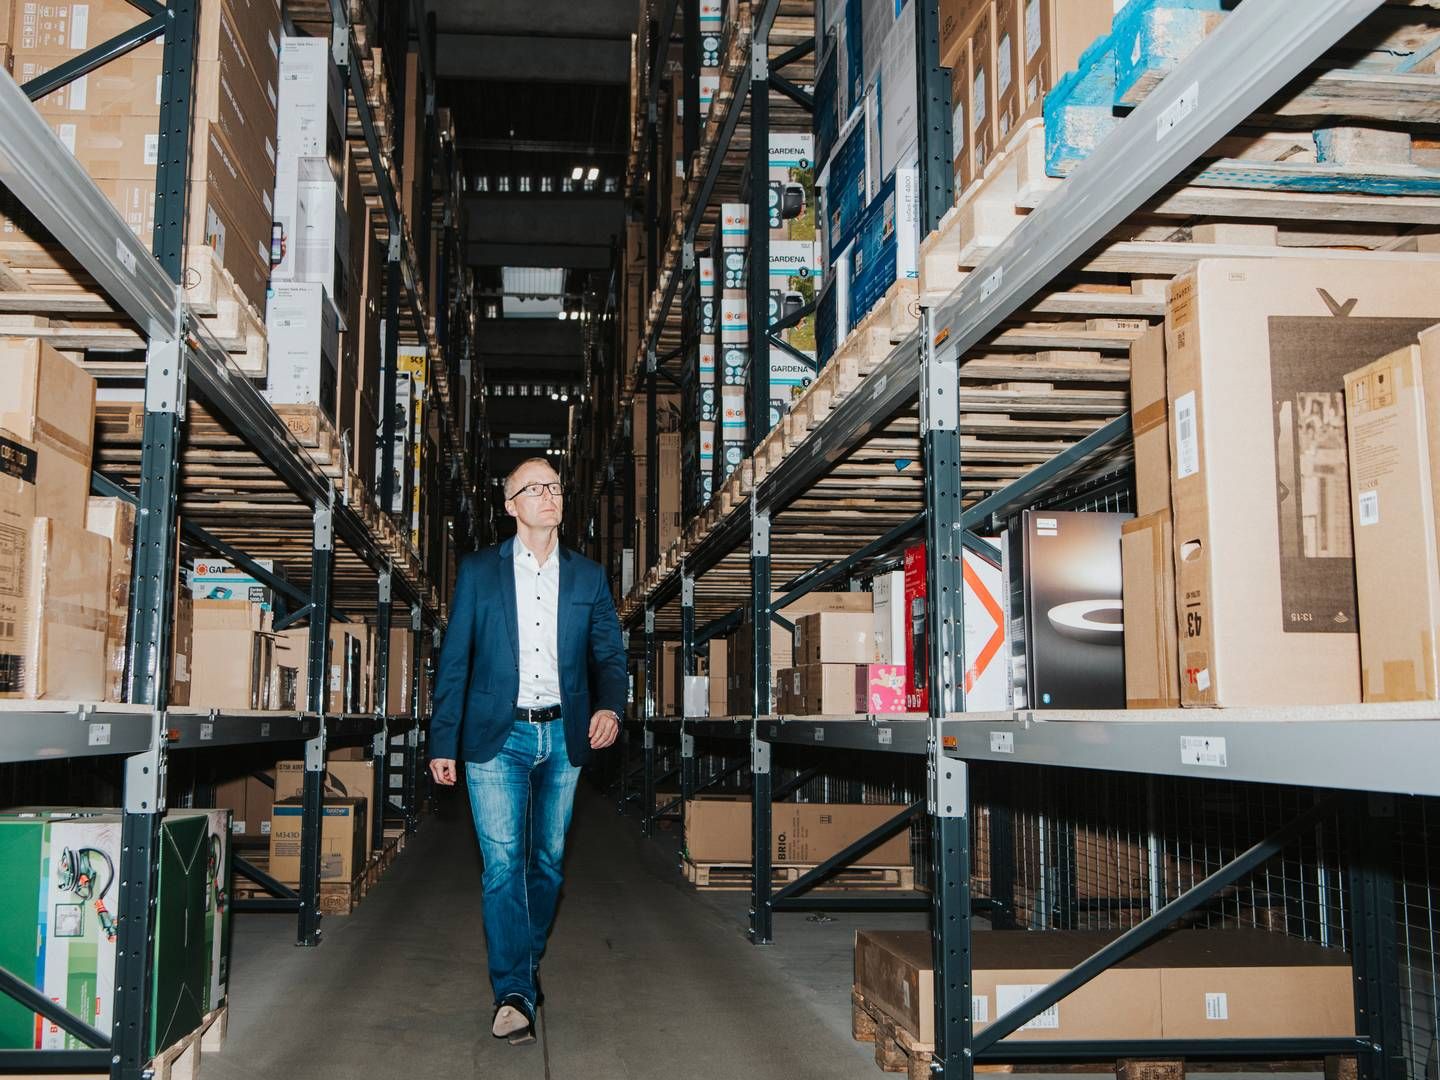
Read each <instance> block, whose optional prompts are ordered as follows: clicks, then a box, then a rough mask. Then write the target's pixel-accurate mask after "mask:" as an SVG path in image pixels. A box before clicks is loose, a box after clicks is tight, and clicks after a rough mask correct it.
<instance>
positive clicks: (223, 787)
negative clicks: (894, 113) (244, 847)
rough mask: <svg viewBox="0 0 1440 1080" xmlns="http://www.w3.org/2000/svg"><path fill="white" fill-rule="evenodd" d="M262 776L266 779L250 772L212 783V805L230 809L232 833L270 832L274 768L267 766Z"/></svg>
mask: <svg viewBox="0 0 1440 1080" xmlns="http://www.w3.org/2000/svg"><path fill="white" fill-rule="evenodd" d="M263 775H264V776H265V778H266V779H262V778H261V777H260V776H257V775H254V774H251V775H247V776H241V777H238V778H236V779H234V780H227V781H225V782H224V783H222V784H217V785H216V786H215V805H216V806H218V807H222V808H224V809H225V810H227V811H229V813H230V830H231V832H232V833H233V834H234V835H235V836H248V837H257V836H269V835H270V815H271V814H272V813H273V812H274V809H275V770H274V769H267V770H265V773H264V774H263ZM267 779H268V781H269V782H268V783H267V782H266V780H267Z"/></svg>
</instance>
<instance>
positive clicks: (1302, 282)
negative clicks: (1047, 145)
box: [1165, 254, 1440, 706]
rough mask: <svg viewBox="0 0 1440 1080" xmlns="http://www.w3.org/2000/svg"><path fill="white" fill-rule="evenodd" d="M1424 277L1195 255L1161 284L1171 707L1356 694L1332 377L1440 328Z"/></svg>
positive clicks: (1339, 263)
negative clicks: (1172, 592)
mask: <svg viewBox="0 0 1440 1080" xmlns="http://www.w3.org/2000/svg"><path fill="white" fill-rule="evenodd" d="M1437 280H1440V265H1437V263H1436V262H1435V261H1434V260H1433V259H1432V258H1430V257H1428V256H1423V255H1422V256H1414V255H1380V254H1376V255H1373V256H1367V257H1366V258H1365V259H1364V260H1363V262H1362V261H1356V260H1353V259H1351V260H1345V259H1304V260H1299V259H1296V260H1290V259H1287V260H1285V261H1284V263H1283V265H1281V264H1277V263H1276V262H1275V261H1274V260H1270V259H1205V260H1202V261H1201V262H1200V263H1199V264H1198V265H1197V266H1196V268H1195V269H1194V270H1193V271H1191V272H1190V273H1188V274H1186V275H1184V276H1182V277H1179V278H1177V279H1175V281H1174V282H1172V283H1171V286H1170V294H1169V300H1168V303H1167V306H1166V313H1165V345H1166V357H1167V366H1168V382H1169V393H1170V431H1171V435H1170V442H1171V456H1172V460H1173V461H1174V480H1173V483H1172V492H1173V496H1174V503H1175V545H1176V563H1175V565H1176V575H1177V591H1176V599H1177V621H1178V624H1179V628H1180V639H1181V652H1182V659H1183V663H1182V681H1181V695H1182V698H1183V701H1184V704H1186V705H1202V706H1216V705H1300V704H1346V703H1349V702H1355V701H1359V700H1360V656H1359V633H1358V629H1357V625H1356V623H1357V608H1356V596H1355V564H1354V558H1353V537H1352V532H1351V514H1350V480H1349V461H1348V454H1347V450H1346V430H1345V376H1346V375H1347V374H1348V373H1349V372H1351V371H1354V370H1356V369H1357V368H1360V367H1363V366H1364V365H1366V364H1368V363H1371V362H1372V361H1374V360H1378V359H1380V358H1381V357H1383V356H1385V355H1387V354H1388V353H1391V352H1393V351H1395V350H1396V349H1399V348H1403V347H1405V346H1407V345H1411V344H1413V343H1414V342H1415V340H1416V336H1417V335H1418V334H1419V333H1420V331H1422V330H1424V329H1426V328H1428V327H1429V326H1430V325H1432V324H1433V323H1435V322H1437V321H1440V292H1437V290H1436V288H1435V285H1436V282H1437ZM1256 657H1264V658H1265V662H1264V663H1263V664H1257V663H1255V658H1256Z"/></svg>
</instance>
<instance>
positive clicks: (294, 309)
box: [265, 281, 340, 419]
mask: <svg viewBox="0 0 1440 1080" xmlns="http://www.w3.org/2000/svg"><path fill="white" fill-rule="evenodd" d="M265 330H266V332H267V334H268V335H269V341H270V371H269V374H268V376H267V377H266V381H265V398H266V400H268V401H270V402H271V403H273V404H276V405H319V406H320V408H321V409H323V410H324V411H325V413H326V415H328V416H330V417H331V418H332V419H333V418H334V415H335V412H336V409H335V405H336V374H337V372H336V365H337V363H338V357H339V349H340V323H339V312H338V311H336V309H335V304H334V301H333V300H331V298H330V296H329V295H328V294H327V293H326V291H325V287H324V286H323V285H320V284H318V283H316V282H309V281H305V282H301V281H291V282H277V283H276V284H275V285H274V286H273V287H272V288H271V290H270V299H269V303H268V304H267V305H266V307H265Z"/></svg>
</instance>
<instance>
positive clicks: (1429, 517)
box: [1345, 330, 1440, 701]
mask: <svg viewBox="0 0 1440 1080" xmlns="http://www.w3.org/2000/svg"><path fill="white" fill-rule="evenodd" d="M1345 419H1346V424H1347V427H1348V432H1349V447H1350V506H1351V520H1352V522H1353V525H1354V533H1355V587H1356V597H1357V600H1358V610H1359V614H1360V667H1361V688H1362V691H1363V693H1364V698H1365V700H1366V701H1421V700H1434V699H1435V697H1436V695H1437V693H1440V655H1437V653H1436V640H1435V628H1436V627H1437V626H1440V548H1437V541H1436V526H1435V505H1436V498H1435V496H1436V491H1437V485H1440V336H1437V334H1436V332H1435V331H1434V330H1427V331H1425V332H1424V333H1422V334H1421V335H1420V344H1419V345H1409V346H1406V347H1405V348H1403V349H1400V350H1399V351H1397V352H1393V353H1391V354H1389V355H1388V356H1385V357H1382V358H1381V359H1379V360H1376V361H1375V362H1374V363H1373V364H1368V365H1366V366H1365V367H1362V368H1360V369H1359V370H1358V371H1352V372H1350V373H1348V374H1347V375H1346V376H1345Z"/></svg>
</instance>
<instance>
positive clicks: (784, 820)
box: [685, 796, 910, 866]
mask: <svg viewBox="0 0 1440 1080" xmlns="http://www.w3.org/2000/svg"><path fill="white" fill-rule="evenodd" d="M750 809H751V807H750V798H749V796H740V797H733V798H732V797H729V796H717V797H711V798H698V799H691V800H690V801H689V802H687V803H686V804H685V844H686V848H687V853H688V854H689V857H690V860H691V861H692V862H697V863H748V862H749V861H750V854H751V851H752V848H751V846H750V842H751V832H750ZM902 809H904V808H903V807H900V806H890V805H882V804H877V805H862V804H859V803H776V804H775V805H774V807H773V810H772V816H771V830H772V832H771V846H770V857H771V860H772V861H773V862H775V863H787V864H799V865H802V866H805V865H815V864H817V863H822V862H824V861H825V860H826V859H828V858H830V857H831V856H832V855H837V854H839V853H840V852H841V851H843V850H845V848H846V847H848V846H849V845H850V844H853V843H854V842H855V841H856V840H859V839H860V838H861V837H862V836H864V835H866V834H867V833H869V832H871V831H873V830H875V829H877V828H879V827H880V826H881V825H883V824H885V822H887V821H889V820H890V819H891V818H893V817H894V816H895V815H896V814H898V813H899V812H900V811H901V810H902ZM856 865H857V866H909V865H910V834H909V831H908V830H905V829H901V830H900V832H899V834H898V835H896V836H892V837H891V838H890V839H889V840H886V841H885V842H884V843H883V844H879V845H877V846H876V847H874V848H872V849H871V850H870V851H869V852H868V853H866V854H865V855H862V856H861V857H860V858H859V859H857V860H856Z"/></svg>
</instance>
